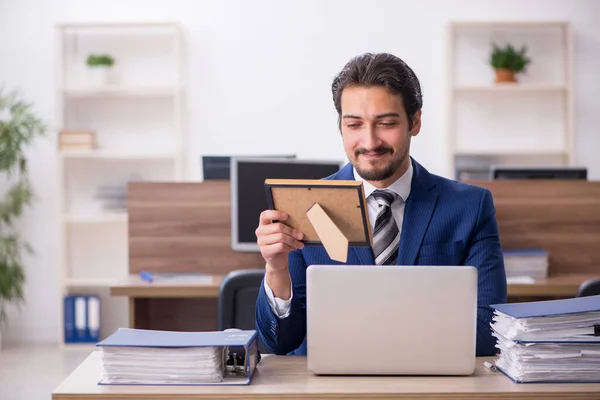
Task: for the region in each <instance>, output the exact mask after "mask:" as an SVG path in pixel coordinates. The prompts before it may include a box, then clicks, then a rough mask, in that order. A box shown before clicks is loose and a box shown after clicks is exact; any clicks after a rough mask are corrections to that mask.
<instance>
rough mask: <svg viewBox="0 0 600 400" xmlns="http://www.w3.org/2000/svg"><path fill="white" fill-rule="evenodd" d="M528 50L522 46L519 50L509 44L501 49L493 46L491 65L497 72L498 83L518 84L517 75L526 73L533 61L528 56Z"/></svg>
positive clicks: (496, 80) (495, 45) (496, 79)
mask: <svg viewBox="0 0 600 400" xmlns="http://www.w3.org/2000/svg"><path fill="white" fill-rule="evenodd" d="M526 52H527V48H526V47H525V46H522V47H521V49H519V50H517V49H515V48H514V47H513V46H512V45H510V44H507V45H506V46H505V47H500V46H498V45H497V44H496V43H494V44H493V48H492V52H491V54H490V59H489V61H490V65H491V66H492V68H494V70H495V72H496V78H495V82H496V83H506V82H517V78H516V74H519V73H522V72H525V71H526V69H527V66H528V65H529V64H530V63H531V59H530V58H529V57H527V55H526Z"/></svg>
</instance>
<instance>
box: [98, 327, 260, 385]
mask: <svg viewBox="0 0 600 400" xmlns="http://www.w3.org/2000/svg"><path fill="white" fill-rule="evenodd" d="M257 340H258V333H257V331H256V330H226V331H207V332H182V331H160V330H149V329H132V328H119V329H118V330H117V331H116V332H115V333H113V334H112V335H111V336H109V337H107V338H106V339H104V340H103V341H101V342H99V343H97V344H96V346H98V347H153V348H191V347H227V348H229V349H232V348H233V349H234V350H239V351H240V352H243V354H244V356H243V360H244V361H243V362H244V364H243V369H244V371H245V376H240V375H238V376H232V377H226V378H224V380H223V382H215V383H194V384H193V385H195V386H208V385H248V384H250V382H251V380H252V377H253V375H254V372H255V370H256V366H257V365H258V363H259V361H260V354H259V352H258V342H257ZM100 384H105V385H108V384H109V383H103V382H102V381H101V382H100ZM186 385H187V384H186Z"/></svg>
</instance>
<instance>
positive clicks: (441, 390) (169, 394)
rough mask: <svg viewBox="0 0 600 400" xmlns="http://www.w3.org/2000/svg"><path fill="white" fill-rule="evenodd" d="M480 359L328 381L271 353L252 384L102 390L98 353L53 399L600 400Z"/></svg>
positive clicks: (588, 391) (302, 362)
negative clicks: (513, 374) (422, 371)
mask: <svg viewBox="0 0 600 400" xmlns="http://www.w3.org/2000/svg"><path fill="white" fill-rule="evenodd" d="M485 360H488V361H491V360H492V359H491V358H478V359H477V368H476V371H475V374H474V375H472V376H465V377H362V376H361V377H329V376H327V377H323V376H313V375H311V374H310V373H309V372H308V371H307V369H306V358H305V357H297V356H273V355H265V356H264V357H263V360H262V361H261V363H260V364H259V367H258V370H257V372H256V375H255V376H254V379H253V380H252V383H251V385H249V386H101V385H98V384H97V381H98V379H99V377H100V373H101V366H100V353H99V352H97V351H96V352H93V353H92V354H91V355H90V356H89V357H88V358H87V359H86V360H85V361H84V362H83V363H82V364H81V365H80V366H79V367H78V368H77V369H75V371H73V373H71V375H70V376H69V377H68V378H67V379H66V380H65V381H64V382H62V383H61V384H60V385H59V386H58V387H57V388H56V389H55V390H54V392H53V393H52V399H53V400H66V399H70V400H100V399H106V400H117V399H119V400H121V399H140V400H141V399H144V400H145V399H149V400H150V399H173V400H192V399H194V400H197V399H215V398H218V399H231V400H239V399H288V400H289V399H332V398H336V399H340V398H344V399H351V398H361V399H364V398H377V399H408V398H419V399H474V398H478V399H480V398H484V399H486V400H493V399H506V398H511V399H517V398H523V399H525V398H526V399H544V400H548V399H558V398H560V399H563V398H569V399H598V396H599V395H598V394H599V393H600V384H516V383H514V382H512V381H511V380H510V379H508V378H507V377H506V376H504V375H503V374H501V373H500V372H491V371H489V370H488V369H486V368H485V367H484V366H483V362H484V361H485Z"/></svg>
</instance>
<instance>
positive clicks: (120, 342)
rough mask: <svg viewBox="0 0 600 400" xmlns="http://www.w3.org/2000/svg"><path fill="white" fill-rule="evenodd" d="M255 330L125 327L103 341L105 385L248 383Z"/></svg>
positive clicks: (255, 356) (254, 364)
mask: <svg viewBox="0 0 600 400" xmlns="http://www.w3.org/2000/svg"><path fill="white" fill-rule="evenodd" d="M257 341H258V334H257V332H256V331H255V330H246V331H242V330H236V331H211V332H181V331H157V330H144V329H130V328H121V329H119V330H117V331H116V332H115V333H114V334H112V335H111V336H109V337H108V338H107V339H105V340H103V341H102V342H100V343H98V344H97V346H98V347H100V348H101V349H102V369H103V374H102V379H101V380H100V381H99V382H98V383H99V384H102V385H139V384H144V385H248V384H250V382H251V380H252V377H253V375H254V372H255V370H256V367H257V365H258V363H259V362H260V354H259V352H258V343H257Z"/></svg>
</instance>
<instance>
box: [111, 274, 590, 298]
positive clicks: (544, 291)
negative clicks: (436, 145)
mask: <svg viewBox="0 0 600 400" xmlns="http://www.w3.org/2000/svg"><path fill="white" fill-rule="evenodd" d="M599 276H600V273H599V274H598V275H591V274H573V275H562V276H553V277H550V278H548V279H544V280H541V281H537V282H535V283H531V284H510V285H508V296H509V297H517V296H523V297H553V296H556V297H571V296H575V295H576V293H577V289H578V288H579V285H580V284H581V283H583V282H585V281H586V280H588V279H591V278H594V277H599ZM222 279H223V276H220V275H214V276H212V279H208V280H206V279H200V280H196V281H194V279H193V278H190V279H189V280H188V281H184V280H183V279H174V280H163V281H161V282H158V283H148V282H145V281H143V280H142V279H140V278H139V276H137V275H130V276H129V277H128V278H127V279H125V280H123V281H122V282H119V283H117V284H116V285H112V286H111V287H110V294H111V296H128V297H186V298H187V297H209V298H217V297H218V296H219V287H220V285H221V280H222Z"/></svg>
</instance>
